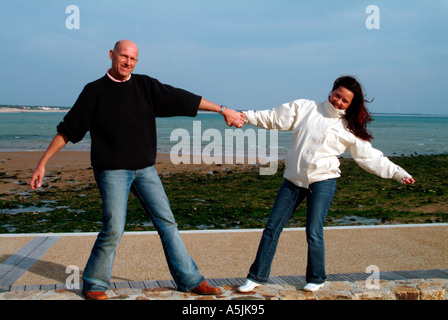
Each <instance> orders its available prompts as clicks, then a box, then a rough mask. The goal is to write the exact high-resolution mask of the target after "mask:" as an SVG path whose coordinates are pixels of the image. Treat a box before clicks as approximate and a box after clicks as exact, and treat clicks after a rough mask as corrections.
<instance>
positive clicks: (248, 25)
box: [0, 0, 448, 115]
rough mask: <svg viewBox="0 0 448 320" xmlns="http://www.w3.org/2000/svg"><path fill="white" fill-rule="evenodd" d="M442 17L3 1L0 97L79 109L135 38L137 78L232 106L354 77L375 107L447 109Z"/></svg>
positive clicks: (409, 7)
mask: <svg viewBox="0 0 448 320" xmlns="http://www.w3.org/2000/svg"><path fill="white" fill-rule="evenodd" d="M70 5H74V6H76V8H78V9H79V15H78V14H77V13H76V12H75V11H72V10H67V8H68V7H69V6H70ZM370 5H374V6H375V8H374V9H375V10H373V11H372V10H366V9H368V7H369V6H370ZM69 8H71V7H69ZM447 18H448V1H446V0H433V1H423V0H419V1H415V0H394V1H391V0H381V1H380V0H369V1H364V0H341V1H334V0H316V1H299V0H294V1H293V0H289V1H287V0H275V1H272V0H271V1H267V0H258V1H252V0H238V1H235V0H225V1H222V0H213V1H210V0H208V1H206V0H203V1H199V0H190V1H180V0H177V1H176V0H163V1H162V0H159V1H155V0H146V1H137V0H128V1H115V0H107V1H106V0H94V1H92V0H90V1H87V0H70V1H65V0H39V1H35V0H32V1H31V0H1V1H0V30H1V32H0V42H1V43H2V46H1V50H0V61H1V63H0V71H1V74H3V77H2V79H1V80H0V104H9V105H45V106H72V105H73V103H74V102H75V101H76V99H77V97H78V95H79V93H80V92H81V90H82V89H83V87H84V86H85V85H86V84H87V83H88V82H91V81H94V80H96V79H98V78H100V77H102V76H104V74H105V73H106V71H107V70H108V68H109V67H110V63H111V61H110V59H109V50H110V49H112V47H113V46H114V44H115V42H116V41H117V40H120V39H129V40H132V41H134V42H135V43H136V44H137V45H138V47H139V61H138V63H137V65H136V67H135V69H134V73H140V74H147V75H149V76H151V77H154V78H156V79H158V80H159V81H161V82H163V83H166V84H170V85H172V86H175V87H179V88H183V89H185V90H188V91H191V92H194V93H196V94H199V95H201V96H202V97H203V98H205V99H207V100H210V101H213V102H215V103H217V104H224V105H227V106H228V107H230V108H233V109H237V110H248V109H256V110H263V109H271V108H274V107H277V106H279V105H281V104H283V103H286V102H290V101H293V100H296V99H311V100H316V101H324V100H326V99H327V97H328V93H329V92H330V90H331V87H332V84H333V82H334V80H335V79H336V78H337V77H339V76H341V75H353V76H356V77H357V78H358V79H359V80H360V82H361V83H362V85H363V87H364V89H365V94H366V98H367V99H369V100H370V99H372V98H374V101H373V102H372V103H370V104H369V109H370V110H371V111H372V112H373V113H419V114H444V115H446V114H448V108H447V102H446V97H447V94H446V92H447V89H448V19H447ZM78 22H79V26H77V25H76V24H77V23H78ZM78 27H79V28H78Z"/></svg>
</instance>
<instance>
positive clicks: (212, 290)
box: [191, 281, 221, 295]
mask: <svg viewBox="0 0 448 320" xmlns="http://www.w3.org/2000/svg"><path fill="white" fill-rule="evenodd" d="M191 292H194V293H197V294H204V295H212V294H221V289H219V288H218V287H212V286H211V285H209V284H208V283H207V281H203V282H202V283H201V284H200V285H199V286H197V287H196V288H194V289H193V290H191Z"/></svg>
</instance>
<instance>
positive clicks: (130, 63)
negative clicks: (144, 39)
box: [109, 41, 138, 81]
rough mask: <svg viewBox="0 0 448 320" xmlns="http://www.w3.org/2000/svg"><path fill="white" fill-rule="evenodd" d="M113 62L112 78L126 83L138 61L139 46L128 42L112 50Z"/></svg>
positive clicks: (110, 54)
mask: <svg viewBox="0 0 448 320" xmlns="http://www.w3.org/2000/svg"><path fill="white" fill-rule="evenodd" d="M109 56H110V59H111V60H112V69H111V76H112V77H114V78H115V79H117V80H121V81H124V80H126V79H127V78H129V76H130V74H131V73H132V71H133V70H134V68H135V65H136V64H137V61H138V48H137V46H136V45H135V44H134V43H132V42H130V41H128V42H123V43H121V44H120V45H119V46H118V48H116V49H115V50H110V52H109Z"/></svg>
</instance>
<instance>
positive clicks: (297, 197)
mask: <svg viewBox="0 0 448 320" xmlns="http://www.w3.org/2000/svg"><path fill="white" fill-rule="evenodd" d="M335 192H336V179H330V180H325V181H320V182H316V183H313V184H311V185H310V187H309V189H306V188H301V187H298V186H296V185H294V184H293V183H291V182H290V181H288V180H286V179H285V180H284V181H283V183H282V185H281V187H280V190H279V191H278V194H277V197H276V198H275V202H274V206H273V208H272V212H271V215H270V216H269V220H268V222H267V224H266V227H265V229H264V231H263V235H262V238H261V241H260V245H259V247H258V251H257V256H256V258H255V261H254V263H253V264H252V266H251V267H250V270H249V274H248V276H247V278H248V279H251V280H253V281H256V282H260V283H266V282H267V281H268V278H269V274H270V272H271V265H272V261H273V259H274V255H275V251H276V249H277V244H278V239H279V237H280V233H281V232H282V230H283V228H284V226H285V225H286V223H287V222H288V220H289V219H290V218H291V215H292V213H293V212H294V211H295V210H296V209H297V207H298V206H299V204H300V203H301V202H302V201H303V200H304V199H305V197H307V213H306V239H307V242H308V260H307V268H306V282H311V283H316V284H320V283H323V282H325V279H326V275H325V245H324V231H323V225H324V221H325V218H326V217H327V213H328V210H329V209H330V206H331V203H332V201H333V198H334V194H335Z"/></svg>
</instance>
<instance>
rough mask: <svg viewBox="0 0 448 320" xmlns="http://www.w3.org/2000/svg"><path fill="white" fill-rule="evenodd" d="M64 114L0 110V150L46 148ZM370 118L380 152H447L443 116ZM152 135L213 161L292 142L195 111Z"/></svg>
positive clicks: (172, 149) (163, 148)
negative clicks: (193, 114)
mask: <svg viewBox="0 0 448 320" xmlns="http://www.w3.org/2000/svg"><path fill="white" fill-rule="evenodd" d="M64 115H65V113H64V112H17V113H1V112H0V151H44V150H46V148H47V147H48V145H49V143H50V142H51V140H52V139H53V137H54V135H55V134H56V126H57V125H58V123H59V122H60V121H62V119H63V117H64ZM373 118H374V121H372V122H371V123H370V124H369V126H368V129H369V130H370V131H371V132H372V134H373V136H374V139H373V140H372V141H371V142H372V145H373V147H374V148H376V149H379V150H381V151H382V152H383V153H384V155H386V156H416V155H431V154H444V153H448V143H447V142H448V116H438V115H405V114H374V115H373ZM157 133H158V142H157V143H158V147H157V150H158V152H159V153H171V154H173V153H176V154H177V155H178V157H180V155H181V154H182V153H187V152H190V153H191V154H201V153H202V154H203V155H204V154H207V155H209V156H210V157H215V158H214V159H218V158H219V157H220V156H222V157H224V156H225V154H226V152H228V151H229V150H230V151H229V152H230V153H231V150H232V148H235V149H233V150H234V153H235V155H238V154H242V153H244V154H245V155H246V156H247V155H250V154H252V153H255V152H256V153H257V154H258V156H262V155H263V154H264V155H265V156H266V157H269V156H270V157H271V159H272V158H273V157H274V156H277V157H278V159H284V158H285V157H286V154H287V153H288V150H289V149H290V146H291V141H292V138H291V133H290V132H271V131H269V130H264V129H259V128H256V127H253V126H250V125H246V126H244V127H243V128H241V129H236V128H234V127H228V126H227V125H226V123H225V122H224V120H223V117H222V116H221V115H219V114H216V113H199V114H198V115H197V116H196V117H194V118H191V117H172V118H158V119H157ZM241 137H243V139H242V140H238V139H239V138H241ZM254 145H256V149H254ZM220 147H222V149H221V150H222V151H219V150H220ZM64 150H73V151H76V150H80V151H88V150H90V136H89V134H87V135H86V136H85V137H84V139H83V140H82V141H81V142H79V143H76V144H72V143H69V144H68V145H67V146H66V147H65V148H64ZM255 150H257V151H255ZM221 152H222V153H221ZM230 153H229V154H230ZM343 156H346V157H350V154H348V153H346V154H344V155H343Z"/></svg>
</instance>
